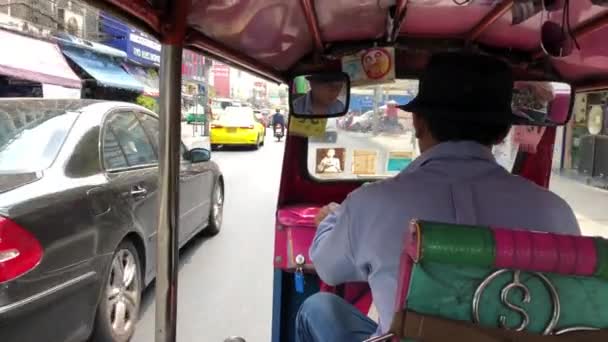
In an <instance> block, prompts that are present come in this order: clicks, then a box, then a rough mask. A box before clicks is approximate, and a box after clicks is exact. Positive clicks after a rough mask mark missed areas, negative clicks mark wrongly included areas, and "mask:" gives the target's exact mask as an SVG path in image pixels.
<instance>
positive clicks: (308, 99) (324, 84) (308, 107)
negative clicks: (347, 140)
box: [293, 74, 344, 115]
mask: <svg viewBox="0 0 608 342" xmlns="http://www.w3.org/2000/svg"><path fill="white" fill-rule="evenodd" d="M306 80H307V81H308V82H309V84H310V90H309V91H308V93H306V95H304V96H302V97H300V98H298V99H296V100H295V101H293V111H294V113H296V114H309V115H313V114H318V115H328V114H338V113H343V112H344V103H342V101H340V100H339V99H338V96H340V94H341V93H342V89H343V88H344V79H343V78H342V77H340V76H337V75H334V74H315V75H311V76H307V77H306Z"/></svg>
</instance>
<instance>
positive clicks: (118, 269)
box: [106, 249, 141, 341]
mask: <svg viewBox="0 0 608 342" xmlns="http://www.w3.org/2000/svg"><path fill="white" fill-rule="evenodd" d="M136 260H137V259H136V257H135V255H133V253H132V252H131V251H130V250H128V249H121V250H119V251H118V252H117V253H116V254H115V255H114V258H113V259H112V265H111V266H110V267H111V269H110V276H109V278H108V284H107V291H106V300H107V301H108V305H107V308H108V309H107V311H108V312H107V314H108V316H109V317H108V318H109V322H110V325H111V329H112V332H113V335H114V336H116V337H117V338H118V339H119V341H123V340H124V341H126V340H127V339H128V338H129V337H130V336H131V334H132V332H133V331H134V329H135V324H136V323H137V319H138V314H139V305H140V301H141V297H140V293H141V284H140V277H139V272H140V270H139V265H138V263H137V261H136Z"/></svg>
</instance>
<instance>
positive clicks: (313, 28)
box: [300, 0, 325, 52]
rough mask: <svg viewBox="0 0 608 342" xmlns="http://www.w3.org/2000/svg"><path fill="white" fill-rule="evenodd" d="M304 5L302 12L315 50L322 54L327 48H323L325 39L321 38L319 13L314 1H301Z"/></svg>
mask: <svg viewBox="0 0 608 342" xmlns="http://www.w3.org/2000/svg"><path fill="white" fill-rule="evenodd" d="M300 5H302V11H303V12H304V17H305V18H306V23H307V24H308V30H309V31H310V35H311V36H312V40H313V42H314V43H315V49H316V50H317V52H322V51H323V50H324V49H325V47H324V46H323V39H322V38H321V30H319V20H318V19H317V13H316V12H315V4H314V3H313V0H300Z"/></svg>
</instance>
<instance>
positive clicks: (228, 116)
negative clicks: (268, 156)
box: [209, 107, 266, 149]
mask: <svg viewBox="0 0 608 342" xmlns="http://www.w3.org/2000/svg"><path fill="white" fill-rule="evenodd" d="M265 137H266V127H264V125H262V124H261V123H259V122H258V121H257V120H256V117H255V114H254V113H253V109H251V108H250V107H227V108H226V109H225V110H224V112H223V114H222V115H220V116H219V118H218V119H217V120H215V121H213V122H212V123H211V134H210V139H209V140H210V141H211V147H212V149H217V148H218V147H219V146H223V145H232V146H253V147H254V148H255V149H259V148H260V147H262V146H264V139H265Z"/></svg>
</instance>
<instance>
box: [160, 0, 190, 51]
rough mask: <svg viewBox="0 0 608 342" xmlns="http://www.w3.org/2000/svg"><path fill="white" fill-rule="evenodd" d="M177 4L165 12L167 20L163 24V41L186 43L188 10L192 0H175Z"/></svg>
mask: <svg viewBox="0 0 608 342" xmlns="http://www.w3.org/2000/svg"><path fill="white" fill-rule="evenodd" d="M174 3H175V6H171V8H170V9H168V12H167V13H164V14H165V18H166V20H163V23H162V24H161V27H160V30H161V42H162V43H163V44H168V45H179V46H181V45H182V44H183V43H184V40H185V38H186V31H187V30H188V21H187V20H186V18H187V17H188V12H189V10H190V6H191V2H190V0H175V2H174Z"/></svg>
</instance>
